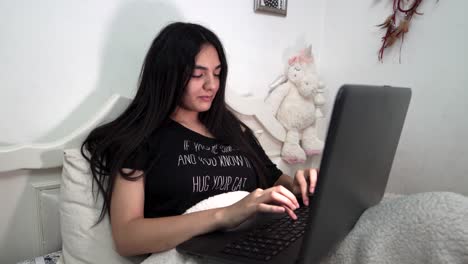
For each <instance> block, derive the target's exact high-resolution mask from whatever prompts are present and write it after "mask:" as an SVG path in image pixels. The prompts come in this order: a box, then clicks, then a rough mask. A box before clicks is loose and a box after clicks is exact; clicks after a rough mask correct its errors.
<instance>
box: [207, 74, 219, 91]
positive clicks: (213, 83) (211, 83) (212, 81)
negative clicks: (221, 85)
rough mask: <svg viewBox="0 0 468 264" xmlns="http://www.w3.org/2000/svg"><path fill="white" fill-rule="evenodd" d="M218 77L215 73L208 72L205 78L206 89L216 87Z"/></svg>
mask: <svg viewBox="0 0 468 264" xmlns="http://www.w3.org/2000/svg"><path fill="white" fill-rule="evenodd" d="M216 85H217V83H216V77H215V76H214V75H213V74H207V75H206V79H205V84H204V88H205V89H210V90H213V89H216Z"/></svg>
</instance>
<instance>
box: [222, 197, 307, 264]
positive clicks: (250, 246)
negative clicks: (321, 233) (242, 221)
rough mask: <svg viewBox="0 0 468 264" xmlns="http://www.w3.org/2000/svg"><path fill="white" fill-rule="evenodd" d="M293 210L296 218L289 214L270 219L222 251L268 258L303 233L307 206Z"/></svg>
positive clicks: (257, 258)
mask: <svg viewBox="0 0 468 264" xmlns="http://www.w3.org/2000/svg"><path fill="white" fill-rule="evenodd" d="M294 212H295V213H296V215H297V220H292V219H291V218H290V217H289V215H285V216H284V217H282V218H280V219H275V220H272V221H271V222H268V223H266V224H265V225H263V226H261V227H259V228H256V229H254V230H252V231H251V232H249V233H247V234H246V235H245V236H244V237H242V238H241V239H239V240H237V241H234V242H231V243H229V244H228V245H226V246H225V247H224V249H223V250H222V252H223V253H225V254H229V255H235V256H242V257H246V258H251V259H256V260H264V261H268V260H270V259H271V258H272V257H273V256H275V255H277V254H278V253H279V252H281V251H282V250H284V249H286V248H287V247H288V246H289V245H290V244H291V243H292V242H294V241H296V240H297V239H298V238H300V237H301V236H302V235H303V234H304V230H305V227H306V223H307V218H308V216H309V213H308V212H309V207H308V206H304V205H303V206H301V207H299V209H297V210H295V211H294Z"/></svg>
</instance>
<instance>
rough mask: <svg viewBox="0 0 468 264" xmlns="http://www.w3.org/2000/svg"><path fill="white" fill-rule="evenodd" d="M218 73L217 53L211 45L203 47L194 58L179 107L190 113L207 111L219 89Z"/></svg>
mask: <svg viewBox="0 0 468 264" xmlns="http://www.w3.org/2000/svg"><path fill="white" fill-rule="evenodd" d="M220 72H221V63H220V61H219V57H218V52H217V51H216V49H215V48H214V47H213V46H212V45H209V44H206V45H203V46H202V48H201V50H200V52H199V53H198V54H197V56H196V57H195V68H194V70H193V72H192V77H191V78H190V81H189V83H188V85H187V87H186V88H185V91H184V95H183V96H182V104H181V105H180V107H181V108H183V109H184V110H186V111H191V112H198V113H199V112H205V111H208V110H209V109H210V107H211V103H212V102H213V99H214V98H215V96H216V92H218V89H219V74H220Z"/></svg>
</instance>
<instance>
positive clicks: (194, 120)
mask: <svg viewBox="0 0 468 264" xmlns="http://www.w3.org/2000/svg"><path fill="white" fill-rule="evenodd" d="M171 119H172V120H174V121H176V122H177V123H179V124H181V125H183V126H184V127H186V128H188V129H190V130H192V131H195V132H197V133H199V134H201V135H204V136H206V137H211V138H214V136H213V135H212V134H211V133H210V132H209V131H208V129H207V128H206V127H205V125H203V124H202V123H201V122H200V119H198V112H194V111H187V110H185V109H183V108H181V107H178V108H177V109H176V110H175V111H174V113H173V114H172V115H171Z"/></svg>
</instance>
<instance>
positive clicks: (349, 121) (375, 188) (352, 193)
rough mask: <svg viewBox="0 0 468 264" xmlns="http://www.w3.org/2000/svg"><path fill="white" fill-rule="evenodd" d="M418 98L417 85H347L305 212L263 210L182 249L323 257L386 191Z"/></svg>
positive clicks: (244, 257)
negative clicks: (290, 214)
mask: <svg viewBox="0 0 468 264" xmlns="http://www.w3.org/2000/svg"><path fill="white" fill-rule="evenodd" d="M410 99H411V90H410V89H409V88H397V87H390V86H369V85H343V86H342V87H341V88H340V89H339V91H338V93H337V95H336V98H335V103H334V107H333V111H332V115H331V119H330V123H329V127H328V132H327V137H326V142H325V148H324V151H323V154H322V161H321V164H320V169H319V175H318V181H317V185H316V188H315V193H314V194H313V195H312V196H311V199H310V202H309V206H308V207H307V206H304V205H303V206H301V207H300V208H299V209H297V210H296V213H297V214H298V219H297V220H295V221H294V220H291V219H289V217H288V216H287V215H283V214H258V216H257V217H255V220H254V221H252V222H253V223H251V224H249V226H248V227H247V228H240V229H239V230H236V231H216V232H212V233H209V234H204V235H201V236H197V237H194V238H192V239H190V240H188V241H186V242H184V243H182V244H180V245H179V246H177V247H176V249H177V251H178V252H180V253H183V254H188V255H191V256H195V257H197V258H199V259H200V260H201V261H202V262H203V263H268V264H270V263H307V264H310V263H318V262H319V261H320V260H321V259H323V258H324V257H325V256H326V255H327V254H330V253H331V252H332V250H333V249H334V248H335V247H336V246H337V245H338V244H339V242H340V241H342V240H343V239H344V238H345V237H346V235H347V234H348V233H349V232H350V231H351V229H352V228H353V227H354V225H355V224H356V222H357V221H358V219H359V217H360V216H361V214H362V213H363V212H364V211H365V210H366V209H367V208H369V207H371V206H374V205H376V204H377V203H379V202H380V200H381V199H382V196H383V194H384V192H385V188H386V185H387V181H388V176H389V173H390V170H391V167H392V163H393V159H394V155H395V151H396V149H397V146H398V141H399V138H400V134H401V130H402V128H403V124H404V120H405V117H406V112H407V110H408V106H409V102H410Z"/></svg>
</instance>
